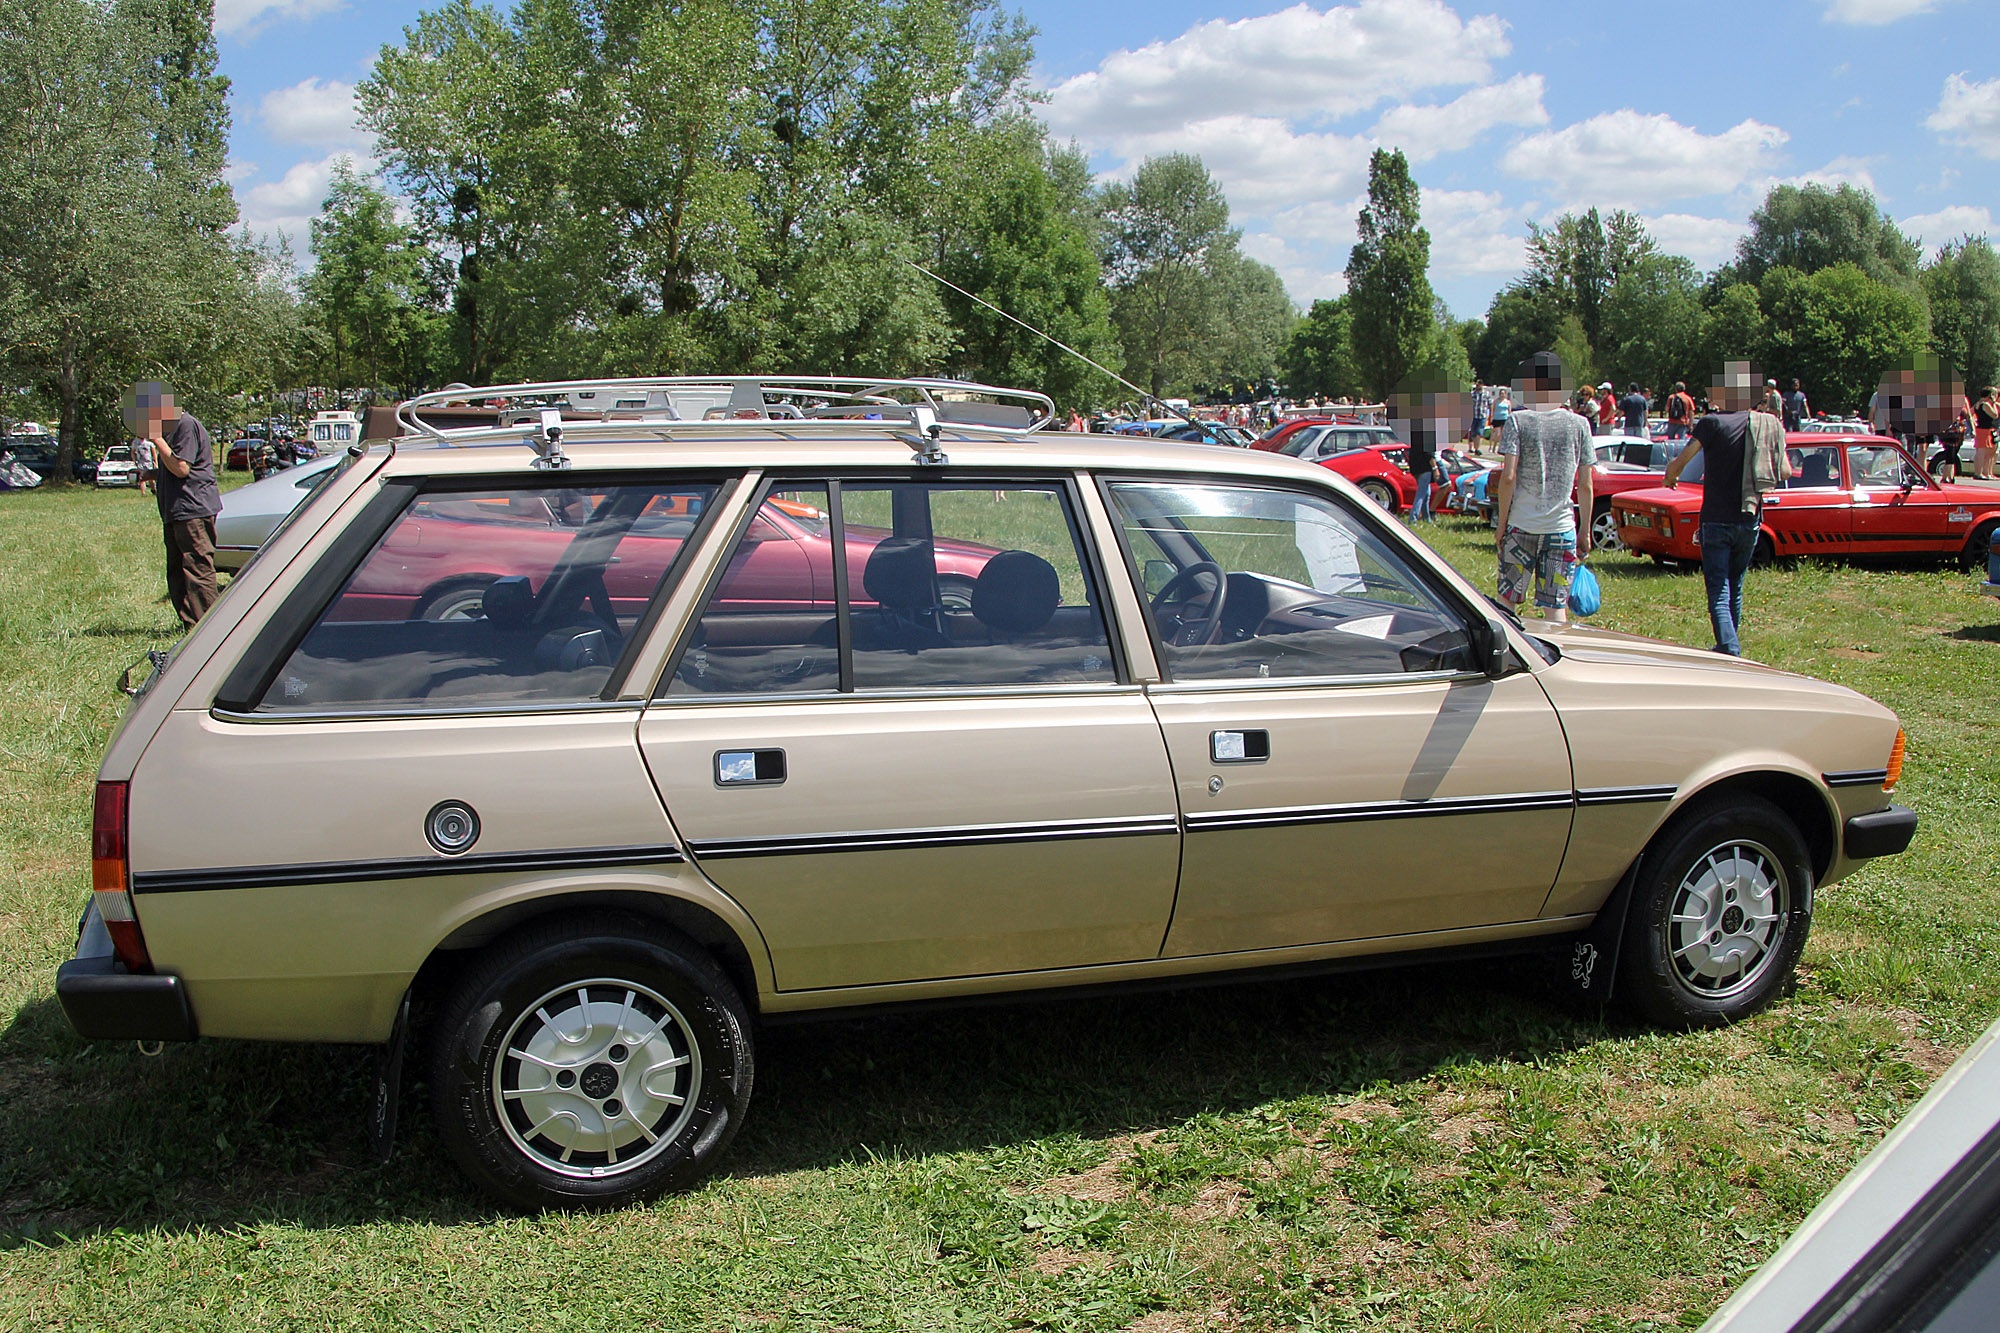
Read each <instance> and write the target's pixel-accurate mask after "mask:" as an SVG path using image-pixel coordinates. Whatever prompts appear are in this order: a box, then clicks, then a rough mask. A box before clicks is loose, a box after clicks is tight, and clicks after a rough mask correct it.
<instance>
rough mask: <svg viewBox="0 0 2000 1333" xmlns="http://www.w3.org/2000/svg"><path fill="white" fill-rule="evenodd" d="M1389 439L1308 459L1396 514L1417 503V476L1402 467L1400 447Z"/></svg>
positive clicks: (1402, 450) (1401, 447)
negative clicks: (1332, 472) (1359, 489)
mask: <svg viewBox="0 0 2000 1333" xmlns="http://www.w3.org/2000/svg"><path fill="white" fill-rule="evenodd" d="M1390 438H1391V441H1392V442H1391V443H1389V444H1371V445H1366V446H1364V447H1362V448H1359V449H1349V450H1347V451H1346V452H1345V453H1338V454H1334V455H1332V456H1330V457H1326V458H1315V459H1313V460H1312V461H1313V462H1315V463H1318V464H1319V465H1320V466H1321V467H1323V468H1327V469H1330V470H1331V471H1334V472H1338V473H1339V474H1340V475H1341V476H1343V477H1345V478H1347V479H1348V480H1349V481H1351V482H1353V483H1354V484H1355V485H1356V486H1359V487H1360V488H1361V493H1362V494H1363V495H1366V496H1367V497H1368V498H1369V499H1370V500H1373V501H1374V502H1375V503H1376V504H1378V505H1380V506H1381V507H1382V508H1384V509H1386V510H1388V511H1389V512H1390V513H1392V514H1400V513H1402V512H1403V511H1404V510H1406V509H1408V508H1409V507H1410V506H1411V505H1413V504H1415V503H1416V502H1417V479H1416V478H1415V477H1413V476H1411V475H1410V474H1409V472H1408V471H1407V470H1406V469H1405V468H1404V467H1403V456H1404V452H1405V451H1404V446H1403V445H1401V444H1398V443H1394V442H1393V441H1394V436H1391V437H1390Z"/></svg>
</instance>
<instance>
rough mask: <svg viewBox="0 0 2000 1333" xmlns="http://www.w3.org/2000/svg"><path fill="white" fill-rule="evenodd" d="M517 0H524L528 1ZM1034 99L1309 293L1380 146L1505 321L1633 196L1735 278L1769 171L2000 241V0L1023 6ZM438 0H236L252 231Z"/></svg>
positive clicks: (220, 4) (1928, 239)
mask: <svg viewBox="0 0 2000 1333" xmlns="http://www.w3.org/2000/svg"><path fill="white" fill-rule="evenodd" d="M503 7H504V6H503ZM1010 7H1011V8H1014V9H1017V10H1018V11H1019V12H1020V13H1022V14H1023V15H1024V16H1025V17H1026V18H1027V20H1028V21H1029V22H1030V23H1032V24H1034V25H1035V26H1036V28H1037V29H1039V33H1040V35H1039V36H1038V38H1037V40H1036V63H1035V79H1036V82H1037V85H1038V86H1039V87H1040V89H1041V90H1042V92H1043V94H1044V97H1045V99H1046V100H1045V101H1043V102H1042V103H1041V105H1040V107H1039V108H1038V110H1039V114H1040V115H1041V116H1042V117H1043V119H1044V120H1046V121H1047V123H1048V124H1049V127H1050V129H1051V130H1052V131H1053V132H1054V134H1055V135H1056V137H1057V138H1058V139H1061V140H1065V141H1074V142H1076V143H1078V144H1080V145H1081V146H1082V147H1083V148H1084V150H1085V151H1086V152H1087V153H1088V154H1089V155H1090V160H1091V164H1092V166H1093V168H1094V169H1095V170H1096V171H1097V172H1098V173H1100V178H1101V179H1104V180H1112V179H1120V178H1125V177H1129V175H1130V174H1131V173H1132V172H1133V171H1134V170H1135V169H1136V168H1137V167H1138V165H1139V164H1140V163H1141V162H1143V161H1144V160H1145V159H1146V158H1147V157H1149V156H1154V155H1158V154H1161V153H1169V152H1189V153H1195V154H1198V155H1199V156H1200V157H1201V159H1202V160H1203V162H1204V163H1205V164H1206V165H1207V167H1208V169H1209V171H1210V173H1211V174H1212V175H1213V176H1214V177H1215V178H1216V180H1217V181H1218V182H1219V183H1220V184H1221V186H1222V189H1223V192H1224V193H1225V194H1226V195H1227V197H1228V199H1229V204H1230V211H1231V221H1232V223H1233V224H1234V225H1235V226H1237V227H1239V228H1240V229H1241V230H1242V233H1243V239H1242V247H1243V249H1244V251H1245V252H1246V253H1248V254H1250V255H1252V256H1254V257H1256V258H1258V259H1261V260H1263V261H1264V262H1266V263H1268V264H1270V265H1271V266H1272V267H1273V268H1275V269H1276V270H1277V271H1278V273H1279V275H1280V276H1281V277H1282V278H1283V279H1284V282H1285V287H1286V290H1287V291H1289V292H1290V294H1291V296H1292V299H1293V300H1294V301H1296V302H1297V303H1299V305H1300V306H1301V307H1304V306H1306V305H1309V304H1310V303H1311V302H1312V301H1313V300H1315V299H1318V298H1323V297H1331V296H1336V295H1338V294H1339V293H1340V292H1341V291H1342V290H1344V286H1345V283H1344V280H1343V278H1342V270H1343V269H1344V268H1345V266H1346V263H1347V253H1348V249H1349V247H1350V246H1351V245H1352V243H1353V240H1354V223H1355V214H1356V212H1357V211H1358V210H1359V208H1360V206H1361V205H1362V204H1363V203H1364V202H1365V201H1366V195H1367V180H1368V157H1369V154H1370V152H1371V151H1372V150H1373V149H1374V148H1376V147H1388V148H1400V149H1402V150H1403V152H1404V153H1405V154H1406V155H1407V156H1408V158H1409V160H1410V165H1411V170H1412V172H1413V174H1414V175H1415V177H1416V180H1417V183H1418V185H1419V186H1420V187H1421V188H1422V191H1423V201H1422V213H1423V221H1424V225H1425V226H1426V227H1427V228H1428V230H1429V231H1430V235H1431V282H1432V285H1433V286H1434V287H1435V288H1436V290H1437V292H1438V294H1439V295H1440V296H1441V297H1443V298H1444V300H1445V302H1446V303H1447V304H1448V305H1449V306H1450V307H1451V309H1452V312H1453V313H1454V314H1455V315H1457V316H1458V317H1460V318H1467V317H1477V316H1481V315H1483V314H1484V313H1485V311H1486V306H1487V303H1488V302H1489V301H1490V300H1491V299H1492V297H1493V294H1494V293H1495V292H1496V291H1498V290H1499V289H1500V288H1502V287H1504V286H1505V285H1506V284H1507V283H1508V282H1509V281H1510V280H1511V279H1512V278H1514V277H1515V276H1516V275H1518V274H1519V273H1520V271H1521V267H1522V262H1523V245H1524V242H1525V238H1526V236H1527V227H1528V223H1529V222H1531V221H1533V222H1536V223H1539V224H1542V225H1546V224H1548V223H1549V222H1550V221H1552V220H1553V219H1554V218H1556V217H1558V216H1560V215H1561V214H1562V213H1563V212H1564V211H1566V210H1578V211H1580V210H1582V209H1585V208H1590V207H1593V206H1595V207H1597V208H1599V209H1602V210H1607V211H1608V210H1610V209H1613V208H1629V209H1632V210H1634V211H1636V212H1637V213H1639V214H1640V215H1641V216H1642V217H1643V218H1644V219H1645V220H1646V222H1647V225H1648V227H1649V228H1650V230H1651V232H1652V234H1653V236H1654V237H1655V238H1656V239H1657V240H1658V241H1659V242H1660V244H1661V245H1662V247H1663V248H1665V249H1668V250H1670V251H1673V252H1675V253H1678V254H1683V255H1686V256H1687V257H1688V258H1690V259H1692V260H1693V261H1694V262H1695V263H1696V265H1697V266H1699V267H1701V268H1712V267H1714V266H1716V265H1717V264H1720V263H1722V262H1724V261H1726V260H1728V259H1729V258H1730V257H1731V256H1732V255H1733V254H1734V252H1735V246H1736V242H1737V239H1738V238H1739V237H1741V236H1742V235H1743V233H1744V230H1745V226H1746V220H1747V218H1748V216H1749V214H1750V213H1751V211H1753V210H1754V209H1755V208H1756V207H1757V205H1758V204H1759V203H1760V202H1761V201H1762V200H1763V198H1764V195H1765V193H1766V192H1767V191H1768V190H1769V189H1770V188H1771V186H1772V185H1774V184H1776V183H1779V182H1783V181H1789V182H1792V183H1797V184H1803V183H1805V182H1808V181H1820V182H1824V183H1826V184H1829V185H1832V184H1838V183H1841V182H1847V183H1851V184H1854V185H1859V186H1864V187H1866V188H1868V189H1870V190H1872V191H1873V192H1874V193H1875V195H1876V197H1877V199H1878V200H1880V202H1881V203H1882V206H1883V207H1884V208H1885V209H1886V210H1887V211H1888V212H1889V214H1890V216H1892V217H1893V218H1895V219H1896V221H1897V222H1898V223H1899V224H1900V225H1901V226H1902V228H1903V229H1904V231H1906V232H1908V233H1909V234H1911V235H1913V236H1916V237H1918V238H1920V239H1921V240H1922V242H1923V243H1924V247H1925V250H1926V252H1927V253H1928V252H1931V251H1934V250H1935V249H1936V248H1937V247H1938V246H1939V245H1942V244H1944V243H1945V242H1947V241H1952V240H1955V239H1957V238H1958V237H1960V236H1962V235H1966V234H1971V235H1986V236H1990V237H1991V238H1992V239H1993V240H1994V241H1995V242H1996V243H2000V3H1996V0H1777V2H1775V3H1756V4H1748V5H1746V4H1743V3H1735V4H1728V3H1710V2H1709V0H1697V2H1693V3H1683V4H1678V5H1666V6H1659V7H1655V6H1639V5H1624V4H1618V5H1605V4H1602V3H1581V2H1578V3H1571V2H1570V0H1542V2H1541V3H1535V4H1520V3H1512V4H1480V3H1461V4H1452V3H1447V0H1352V3H1341V4H1331V5H1327V4H1311V3H1299V4H1294V5H1291V6H1289V7H1284V6H1280V5H1276V4H1273V3H1271V0H1250V2H1249V3H1242V2H1241V0H1097V2H1096V3H1091V4H1077V3H1074V0H1068V2H1067V3H1065V2H1064V0H1019V3H1017V4H1015V5H1012V6H1010ZM419 12H420V7H419V6H416V5H413V4H409V3H400V4H399V3H391V2H390V0H216V34H217V40H218V45H219V48H220V52H221V72H222V73H223V74H224V75H226V76H228V77H229V79H230V80H231V81H232V88H231V94H230V95H231V103H232V112H233V128H232V133H231V141H230V151H231V166H230V172H231V178H232V182H233V183H234V185H235V188H236V192H237V200H238V203H239V206H240V207H241V210H242V215H243V219H244V222H245V223H246V225H248V226H249V227H250V228H252V229H253V230H255V231H258V232H261V233H268V232H282V233H284V234H286V235H288V236H290V237H292V238H293V242H294V247H295V250H296V252H297V253H298V254H299V256H300V258H301V261H302V262H305V261H306V259H307V256H308V255H309V243H308V242H309V237H308V234H307V232H308V223H309V221H310V219H311V218H312V216H313V215H314V214H315V213H317V212H318V210H319V204H320V201H321V200H322V199H323V198H324V196H325V193H326V186H327V181H328V179H329V178H330V176H331V173H332V170H333V164H334V162H335V161H336V160H337V159H338V158H339V157H340V156H342V155H344V154H345V155H351V156H353V157H354V158H356V159H357V161H358V162H360V164H361V165H363V166H364V167H367V166H370V165H372V163H373V158H372V157H371V156H370V154H371V150H372V148H373V145H372V143H371V141H370V139H369V137H368V135H367V134H365V133H364V132H363V131H361V129H360V128H359V127H358V126H357V125H356V123H355V118H354V110H353V88H354V84H355V83H356V82H358V81H359V80H361V79H363V78H365V77H366V76H367V73H368V70H369V68H370V66H371V64H372V62H373V60H374V57H375V53H376V52H377V51H379V50H380V49H381V47H382V46H383V45H384V44H385V43H400V42H401V40H402V34H403V29H404V27H405V25H407V24H409V23H411V22H413V21H414V20H415V18H416V16H417V14H418V13H419Z"/></svg>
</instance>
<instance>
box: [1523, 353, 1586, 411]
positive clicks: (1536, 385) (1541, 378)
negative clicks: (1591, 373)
mask: <svg viewBox="0 0 2000 1333" xmlns="http://www.w3.org/2000/svg"><path fill="white" fill-rule="evenodd" d="M1575 391H1576V377H1575V376H1573V375H1571V374H1570V373H1569V370H1568V368H1567V367H1565V366H1564V365H1563V363H1562V360H1561V359H1560V358H1559V357H1555V356H1543V355H1541V354H1539V353H1538V354H1537V355H1535V356H1531V357H1529V358H1528V359H1527V360H1526V361H1523V362H1522V363H1521V366H1520V368H1519V369H1518V370H1517V371H1516V372H1515V375H1514V394H1513V399H1514V401H1515V402H1516V403H1518V404H1520V405H1521V406H1522V407H1527V408H1550V407H1559V406H1561V405H1562V404H1563V403H1565V402H1567V401H1568V400H1569V396H1570V395H1571V394H1572V393H1574V392H1575Z"/></svg>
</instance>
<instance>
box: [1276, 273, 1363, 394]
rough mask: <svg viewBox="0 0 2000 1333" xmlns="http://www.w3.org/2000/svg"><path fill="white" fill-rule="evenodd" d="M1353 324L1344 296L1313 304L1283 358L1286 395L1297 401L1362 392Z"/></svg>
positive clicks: (1292, 336)
mask: <svg viewBox="0 0 2000 1333" xmlns="http://www.w3.org/2000/svg"><path fill="white" fill-rule="evenodd" d="M1350 325H1351V316H1350V314H1349V311H1348V307H1347V298H1346V297H1345V296H1338V297H1335V298H1334V299H1333V300H1330V301H1326V300H1321V301H1314V302H1313V303H1312V309H1311V310H1309V311H1307V312H1306V317H1305V318H1304V319H1302V320H1300V321H1299V322H1298V324H1297V325H1296V326H1295V327H1294V328H1293V329H1292V334H1291V337H1290V338H1289V339H1287V340H1286V343H1285V350H1284V353H1283V355H1282V357H1281V358H1280V367H1281V371H1282V375H1283V380H1284V385H1285V390H1286V392H1288V393H1290V394H1291V395H1292V396H1293V397H1295V398H1352V397H1354V396H1355V395H1357V394H1359V393H1360V392H1361V373H1360V372H1359V371H1358V370H1356V369H1355V366H1354V348H1353V347H1352V345H1350V343H1349V342H1348V336H1349V328H1350Z"/></svg>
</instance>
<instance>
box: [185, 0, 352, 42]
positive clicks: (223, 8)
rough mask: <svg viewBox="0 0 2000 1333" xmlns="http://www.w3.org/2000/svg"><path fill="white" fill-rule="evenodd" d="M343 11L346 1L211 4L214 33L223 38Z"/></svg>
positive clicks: (275, 0)
mask: <svg viewBox="0 0 2000 1333" xmlns="http://www.w3.org/2000/svg"><path fill="white" fill-rule="evenodd" d="M346 7H347V5H346V0H215V31H216V33H217V34H218V35H220V36H223V37H253V36H255V35H256V34H257V31H258V30H259V29H260V28H262V27H264V25H265V24H267V23H271V22H275V21H276V20H279V19H307V18H312V17H313V16H314V15H316V14H332V13H335V12H337V11H339V10H342V9H345V8H346Z"/></svg>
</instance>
